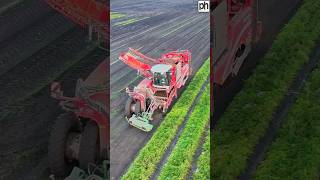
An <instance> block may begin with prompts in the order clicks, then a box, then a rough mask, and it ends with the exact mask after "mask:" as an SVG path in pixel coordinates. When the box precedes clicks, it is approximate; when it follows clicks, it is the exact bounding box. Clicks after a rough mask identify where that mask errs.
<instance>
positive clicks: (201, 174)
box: [192, 133, 212, 179]
mask: <svg viewBox="0 0 320 180" xmlns="http://www.w3.org/2000/svg"><path fill="white" fill-rule="evenodd" d="M210 163H211V161H210V133H208V135H207V137H206V140H205V143H204V144H203V150H202V153H201V155H200V156H199V159H198V161H197V170H196V171H195V172H194V173H193V175H192V177H193V179H210V165H212V164H210Z"/></svg>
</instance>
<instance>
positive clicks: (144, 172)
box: [122, 58, 210, 180]
mask: <svg viewBox="0 0 320 180" xmlns="http://www.w3.org/2000/svg"><path fill="white" fill-rule="evenodd" d="M209 73H210V60H209V58H208V59H207V60H206V61H205V63H204V64H203V65H202V67H201V68H200V69H199V71H198V72H197V73H196V75H195V76H194V77H193V79H192V81H191V82H190V83H189V85H188V86H187V87H186V89H185V90H184V92H183V93H182V95H181V96H180V98H179V99H178V100H177V102H176V103H175V104H174V106H173V107H172V109H171V111H170V112H169V113H168V114H167V115H166V117H165V118H164V120H163V122H162V123H161V124H160V126H159V127H158V128H157V131H156V132H154V134H153V136H152V137H151V139H150V140H149V142H148V143H147V144H146V145H145V146H144V147H143V148H142V149H141V150H140V152H139V154H138V155H137V157H136V159H135V160H134V161H133V163H132V164H131V166H130V167H129V169H128V171H127V173H126V174H125V175H124V176H123V177H122V179H123V180H126V179H129V180H131V179H140V180H144V179H149V178H150V177H151V176H152V174H153V173H154V171H155V168H156V166H157V164H158V163H159V161H160V160H161V157H162V155H163V154H164V153H165V151H166V149H167V148H168V147H169V145H170V143H171V141H172V140H173V139H174V137H175V134H176V133H177V131H178V129H179V126H180V125H181V124H182V122H183V120H184V118H185V117H186V115H187V113H188V110H189V109H190V108H191V106H192V104H193V101H194V100H195V99H196V97H197V95H198V93H199V91H200V90H201V87H202V85H203V83H204V82H205V81H206V80H207V79H208V76H209Z"/></svg>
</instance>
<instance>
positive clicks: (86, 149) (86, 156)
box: [79, 121, 99, 170]
mask: <svg viewBox="0 0 320 180" xmlns="http://www.w3.org/2000/svg"><path fill="white" fill-rule="evenodd" d="M98 139H99V129H98V126H97V124H96V123H95V122H94V121H88V122H87V124H86V126H85V128H84V131H83V133H82V137H81V142H80V149H79V166H80V168H81V169H83V170H87V169H88V165H89V164H90V163H96V161H97V158H98V153H97V152H98V151H99V149H98Z"/></svg>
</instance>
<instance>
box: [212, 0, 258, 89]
mask: <svg viewBox="0 0 320 180" xmlns="http://www.w3.org/2000/svg"><path fill="white" fill-rule="evenodd" d="M212 9H213V10H212V16H211V20H212V22H211V24H212V29H213V34H212V36H213V42H212V44H213V50H212V51H213V52H212V56H213V64H214V66H213V68H214V82H215V83H217V84H219V85H223V83H224V82H225V81H226V79H227V78H228V77H229V76H230V75H237V73H238V71H239V69H240V67H241V65H242V64H243V62H244V60H245V58H246V57H247V55H248V54H249V52H250V51H251V48H252V44H253V43H254V42H256V41H257V40H258V38H259V36H260V34H261V22H260V21H259V20H258V15H257V14H258V0H214V1H213V7H212Z"/></svg>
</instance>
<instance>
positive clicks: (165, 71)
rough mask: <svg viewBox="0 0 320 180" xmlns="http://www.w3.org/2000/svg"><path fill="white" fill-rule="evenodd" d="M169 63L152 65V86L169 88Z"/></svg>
mask: <svg viewBox="0 0 320 180" xmlns="http://www.w3.org/2000/svg"><path fill="white" fill-rule="evenodd" d="M171 68H172V67H171V65H167V64H157V65H154V66H152V68H151V72H152V74H153V86H154V87H157V88H169V86H170V81H171Z"/></svg>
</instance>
